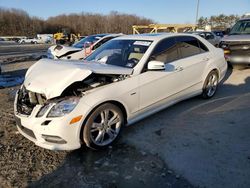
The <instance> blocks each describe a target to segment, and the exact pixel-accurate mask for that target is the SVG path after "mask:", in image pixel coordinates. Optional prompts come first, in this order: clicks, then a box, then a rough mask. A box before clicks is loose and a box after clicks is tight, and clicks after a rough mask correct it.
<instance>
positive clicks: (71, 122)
mask: <svg viewBox="0 0 250 188" xmlns="http://www.w3.org/2000/svg"><path fill="white" fill-rule="evenodd" d="M81 119H82V116H77V117H74V118H73V119H72V120H71V121H70V123H69V124H70V125H71V124H73V123H77V122H78V121H80V120H81Z"/></svg>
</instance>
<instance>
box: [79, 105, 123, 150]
mask: <svg viewBox="0 0 250 188" xmlns="http://www.w3.org/2000/svg"><path fill="white" fill-rule="evenodd" d="M123 125H124V116H123V113H122V111H121V109H120V108H119V107H117V106H115V105H114V104H111V103H106V104H103V105H101V106H99V107H98V108H96V109H95V110H94V111H93V112H92V114H91V115H90V116H89V118H88V119H87V121H86V124H85V125H83V126H84V128H83V140H84V142H85V144H86V145H87V146H88V147H90V148H93V149H103V148H106V147H107V146H109V145H111V144H112V143H113V142H114V141H116V140H117V138H118V136H119V135H120V132H121V129H122V127H123Z"/></svg>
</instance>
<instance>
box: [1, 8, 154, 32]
mask: <svg viewBox="0 0 250 188" xmlns="http://www.w3.org/2000/svg"><path fill="white" fill-rule="evenodd" d="M151 23H154V22H153V21H152V20H151V19H147V18H143V17H139V16H136V15H131V14H123V13H118V12H115V11H113V12H110V13H109V14H108V15H103V14H92V13H84V12H82V13H79V14H69V15H66V14H62V15H59V16H55V17H50V18H48V19H46V20H43V19H41V18H38V17H32V16H30V15H29V14H28V13H27V12H25V11H23V10H19V9H6V8H1V7H0V36H36V34H38V33H39V34H44V33H56V32H61V31H62V30H63V29H66V30H68V31H69V32H71V33H75V34H78V33H79V34H80V35H90V34H98V33H124V34H130V33H132V25H148V24H151Z"/></svg>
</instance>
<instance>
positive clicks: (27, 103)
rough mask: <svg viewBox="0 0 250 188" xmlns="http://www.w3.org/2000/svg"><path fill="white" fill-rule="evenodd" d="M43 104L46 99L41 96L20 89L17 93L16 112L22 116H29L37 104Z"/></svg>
mask: <svg viewBox="0 0 250 188" xmlns="http://www.w3.org/2000/svg"><path fill="white" fill-rule="evenodd" d="M45 102H46V98H45V96H43V95H42V94H39V93H34V92H31V91H28V90H26V88H25V87H22V88H21V89H20V90H19V91H18V98H17V111H18V112H19V113H21V114H24V115H30V114H31V112H32V110H33V108H34V107H35V106H36V105H37V104H41V105H43V104H44V103H45Z"/></svg>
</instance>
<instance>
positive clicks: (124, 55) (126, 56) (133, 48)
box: [86, 40, 152, 68]
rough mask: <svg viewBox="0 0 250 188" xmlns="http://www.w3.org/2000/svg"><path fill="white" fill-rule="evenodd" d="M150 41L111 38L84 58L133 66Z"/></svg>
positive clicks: (128, 66)
mask: <svg viewBox="0 0 250 188" xmlns="http://www.w3.org/2000/svg"><path fill="white" fill-rule="evenodd" d="M151 43H152V41H142V40H111V41H109V42H107V43H105V44H104V45H102V46H101V47H99V48H98V49H97V50H96V51H94V52H93V53H92V54H91V55H90V56H88V57H87V58H86V60H87V61H98V62H100V63H104V64H110V65H116V66H121V67H127V68H133V67H134V66H135V65H136V64H137V63H138V62H139V61H140V60H141V58H142V56H143V55H144V54H145V52H146V51H147V49H148V47H149V46H150V45H151Z"/></svg>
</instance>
